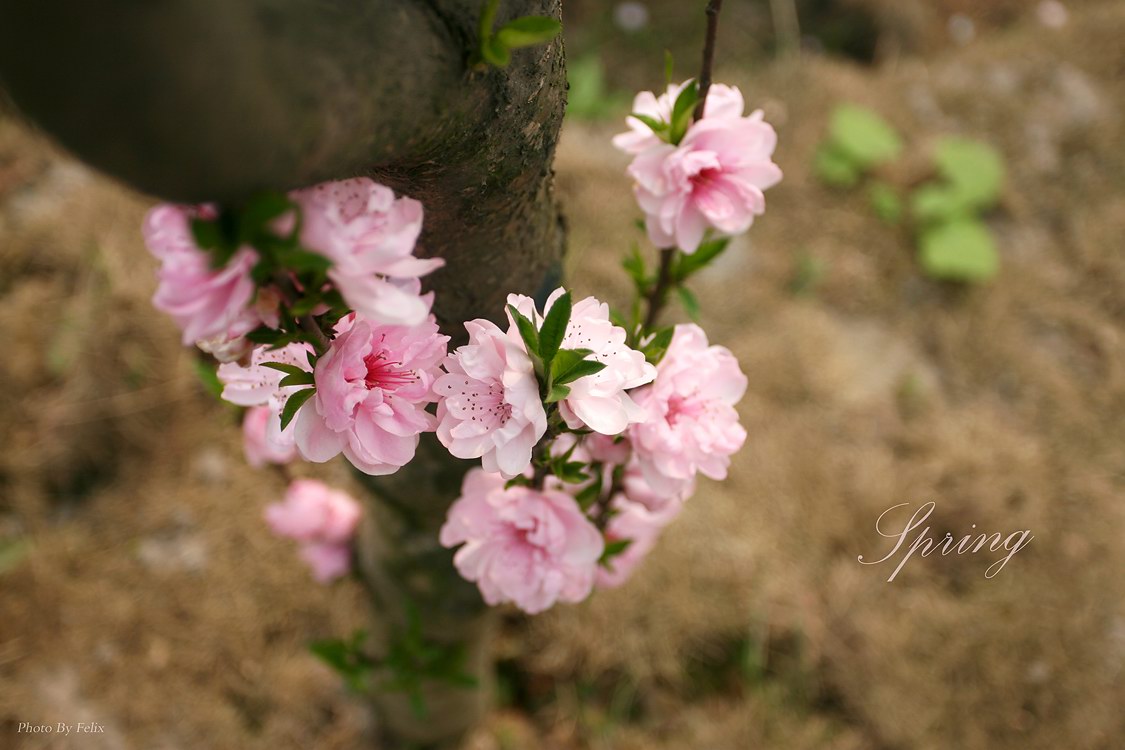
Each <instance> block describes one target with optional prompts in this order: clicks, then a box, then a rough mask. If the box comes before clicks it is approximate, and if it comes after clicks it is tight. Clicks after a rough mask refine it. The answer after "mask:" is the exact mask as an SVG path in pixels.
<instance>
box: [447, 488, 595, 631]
mask: <svg viewBox="0 0 1125 750" xmlns="http://www.w3.org/2000/svg"><path fill="white" fill-rule="evenodd" d="M504 483H505V480H504V478H503V477H502V476H501V475H499V474H495V473H489V472H486V471H484V470H483V469H472V470H470V471H469V473H468V474H466V475H465V480H464V483H463V485H462V487H461V497H459V498H458V499H457V501H456V502H455V503H454V504H453V506H452V507H451V508H450V509H449V516H448V518H447V519H446V522H445V525H444V526H442V529H441V537H440V540H441V544H442V545H443V546H445V547H454V546H456V545H458V544H463V545H464V546H462V547H461V549H459V550H457V554H456V555H455V556H454V558H453V563H454V565H456V566H457V571H458V572H459V573H460V574H461V575H462V576H464V577H465V578H466V579H467V580H470V581H474V582H475V583H476V584H477V586H478V587H479V588H480V591H481V595H482V596H483V597H484V600H485V602H487V603H488V604H490V605H497V604H501V603H504V602H513V603H514V604H515V605H516V606H517V607H519V608H520V609H522V610H524V611H525V612H527V613H529V614H536V613H538V612H542V611H544V610H546V609H548V608H549V607H551V606H552V605H553V604H554V603H555V602H557V601H562V602H578V601H582V600H583V599H585V598H586V597H587V596H589V594H590V591H591V589H592V588H593V584H594V577H595V574H596V569H597V565H598V559H599V558H600V557H601V555H602V551H603V550H604V542H603V540H602V535H601V533H600V532H599V531H598V529H597V528H596V527H595V526H594V525H593V524H592V523H590V521H589V520H588V519H587V518H586V516H585V514H584V513H583V512H582V510H581V509H580V508H579V507H578V503H577V502H575V500H574V498H573V497H571V496H570V495H567V494H566V493H563V492H559V491H557V490H550V489H548V490H543V491H539V490H534V489H531V488H530V487H524V486H515V487H511V488H508V489H505V488H504Z"/></svg>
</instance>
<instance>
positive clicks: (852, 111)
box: [829, 104, 902, 170]
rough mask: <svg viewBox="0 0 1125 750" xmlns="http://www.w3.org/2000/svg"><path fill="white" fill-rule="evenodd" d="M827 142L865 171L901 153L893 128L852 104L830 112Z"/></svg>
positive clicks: (868, 110)
mask: <svg viewBox="0 0 1125 750" xmlns="http://www.w3.org/2000/svg"><path fill="white" fill-rule="evenodd" d="M829 139H830V140H831V141H832V143H833V144H834V145H835V146H836V147H837V148H838V149H839V151H840V152H841V153H842V154H843V155H845V156H846V157H847V158H848V159H850V160H851V161H852V162H853V163H854V164H855V165H856V166H857V167H859V168H861V169H865V170H866V169H869V168H871V167H875V166H878V165H879V164H883V163H885V162H888V161H891V160H892V159H894V158H896V157H897V156H898V155H899V152H901V151H902V140H901V139H900V138H899V136H898V133H896V132H895V130H894V128H892V127H891V126H890V125H889V124H887V121H886V120H884V119H883V118H882V117H880V116H879V115H878V114H876V113H875V112H873V111H872V110H870V109H867V108H866V107H860V106H858V105H855V104H842V105H840V106H839V107H837V108H836V111H835V112H833V113H832V121H831V123H830V125H829Z"/></svg>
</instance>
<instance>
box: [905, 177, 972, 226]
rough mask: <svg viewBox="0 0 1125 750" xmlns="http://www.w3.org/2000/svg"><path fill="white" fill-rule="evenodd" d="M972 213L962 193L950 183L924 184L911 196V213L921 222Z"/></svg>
mask: <svg viewBox="0 0 1125 750" xmlns="http://www.w3.org/2000/svg"><path fill="white" fill-rule="evenodd" d="M971 213H972V212H971V210H970V209H969V207H968V206H966V205H965V202H964V200H963V199H962V196H961V194H960V193H958V192H957V190H956V189H955V188H953V187H950V186H949V185H942V184H939V183H936V182H932V183H929V184H927V185H922V186H921V187H920V188H918V189H917V190H915V191H914V194H913V195H911V196H910V214H911V215H912V216H913V217H914V220H915V221H917V222H918V223H919V224H933V223H940V222H948V221H952V220H954V219H959V218H967V217H968V216H969V214H971Z"/></svg>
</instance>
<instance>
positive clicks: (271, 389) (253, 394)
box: [218, 344, 312, 467]
mask: <svg viewBox="0 0 1125 750" xmlns="http://www.w3.org/2000/svg"><path fill="white" fill-rule="evenodd" d="M311 352H312V347H311V346H309V345H308V344H289V345H288V346H285V347H282V348H280V349H269V348H267V347H265V346H261V347H258V348H257V349H255V350H254V351H253V352H252V353H251V354H250V362H249V364H247V365H245V366H243V365H240V364H237V363H234V362H228V363H224V364H221V365H219V370H218V376H219V380H220V381H221V382H222V383H223V392H222V398H223V400H224V401H229V402H230V403H232V404H236V405H238V406H245V407H248V408H249V409H250V411H248V412H247V414H246V417H245V418H244V419H243V423H242V430H243V449H244V452H245V454H246V460H247V461H248V462H249V463H250V465H251V466H255V467H257V466H261V465H263V463H287V462H288V461H290V460H292V458H293V455H292V454H293V451H294V444H295V440H296V438H295V435H294V429H293V424H292V423H290V424H289V425H288V426H287V427H286V428H285V430H284V431H283V430H282V429H281V412H282V411H283V410H284V409H285V404H286V402H287V401H288V400H289V397H290V396H292V395H293V394H294V393H295V392H296V391H298V390H301V389H302V388H307V387H308V386H286V387H284V388H282V387H281V386H280V383H281V379H282V378H284V377H285V373H282V372H279V371H278V370H275V369H273V368H271V367H266V363H269V362H277V363H280V364H286V365H292V366H294V367H299V368H300V369H302V370H305V371H311V370H312V366H311V365H310V364H309V359H308V355H309V354H310V353H311Z"/></svg>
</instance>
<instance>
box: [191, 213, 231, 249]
mask: <svg viewBox="0 0 1125 750" xmlns="http://www.w3.org/2000/svg"><path fill="white" fill-rule="evenodd" d="M191 236H192V239H194V240H195V244H196V246H197V247H199V248H202V249H203V250H215V249H218V248H220V247H223V246H224V245H226V244H227V242H226V238H225V237H223V232H222V230H221V229H219V225H218V224H216V223H215V222H213V221H207V220H205V219H192V220H191Z"/></svg>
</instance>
